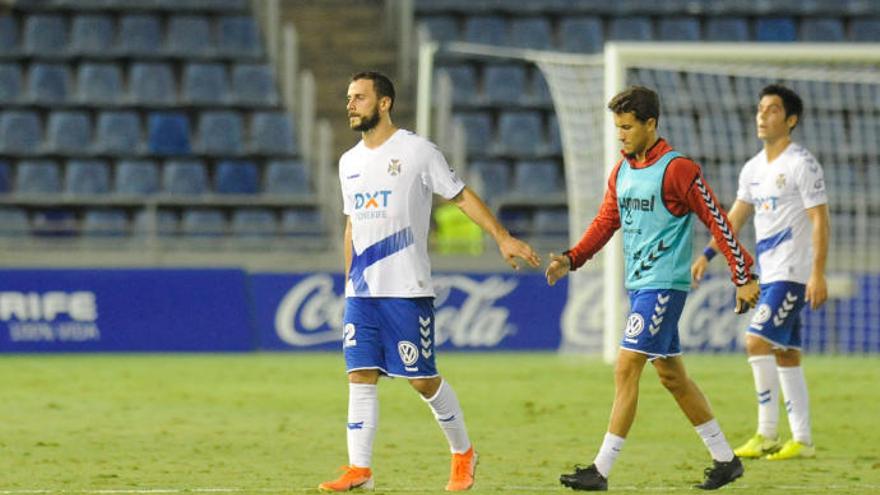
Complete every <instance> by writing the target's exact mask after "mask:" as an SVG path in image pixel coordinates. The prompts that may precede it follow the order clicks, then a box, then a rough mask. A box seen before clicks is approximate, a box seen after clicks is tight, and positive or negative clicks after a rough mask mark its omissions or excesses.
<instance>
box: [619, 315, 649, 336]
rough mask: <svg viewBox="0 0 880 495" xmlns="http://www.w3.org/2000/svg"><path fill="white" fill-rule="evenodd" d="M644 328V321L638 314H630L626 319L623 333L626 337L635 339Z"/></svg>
mask: <svg viewBox="0 0 880 495" xmlns="http://www.w3.org/2000/svg"><path fill="white" fill-rule="evenodd" d="M644 328H645V319H644V318H643V317H642V315H640V314H638V313H631V314H630V315H629V318H627V319H626V330H624V331H623V333H624V334H625V335H626V336H627V337H635V336H636V335H638V334H640V333H642V330H644Z"/></svg>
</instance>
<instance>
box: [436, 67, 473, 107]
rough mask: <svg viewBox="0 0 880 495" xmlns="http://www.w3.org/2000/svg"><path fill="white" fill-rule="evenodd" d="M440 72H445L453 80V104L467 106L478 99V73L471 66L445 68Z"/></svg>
mask: <svg viewBox="0 0 880 495" xmlns="http://www.w3.org/2000/svg"><path fill="white" fill-rule="evenodd" d="M440 72H445V73H446V74H448V75H449V78H450V79H451V80H452V89H453V91H452V103H453V104H456V105H467V104H470V103H474V102H475V101H476V100H477V99H478V90H477V72H476V70H474V67H473V66H471V65H453V66H450V67H443V68H442V69H440Z"/></svg>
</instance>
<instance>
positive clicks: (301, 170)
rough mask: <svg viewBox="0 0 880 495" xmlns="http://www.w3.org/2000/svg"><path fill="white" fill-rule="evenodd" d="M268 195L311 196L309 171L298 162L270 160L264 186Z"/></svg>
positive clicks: (264, 190)
mask: <svg viewBox="0 0 880 495" xmlns="http://www.w3.org/2000/svg"><path fill="white" fill-rule="evenodd" d="M263 192H265V193H266V194H309V193H311V192H312V186H311V182H310V180H309V169H308V168H307V167H306V165H305V164H304V163H302V162H300V161H296V160H270V161H269V163H268V164H267V165H266V178H265V182H264V186H263Z"/></svg>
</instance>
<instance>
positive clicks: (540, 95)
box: [529, 69, 553, 106]
mask: <svg viewBox="0 0 880 495" xmlns="http://www.w3.org/2000/svg"><path fill="white" fill-rule="evenodd" d="M529 86H531V91H529V96H530V100H532V101H534V102H535V103H537V104H539V105H547V106H549V105H551V104H552V103H553V97H552V96H551V95H550V87H549V86H547V80H545V79H544V74H542V73H541V71H540V70H538V69H535V70H533V71H532V77H531V83H530V84H529Z"/></svg>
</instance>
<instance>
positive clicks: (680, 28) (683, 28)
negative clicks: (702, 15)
mask: <svg viewBox="0 0 880 495" xmlns="http://www.w3.org/2000/svg"><path fill="white" fill-rule="evenodd" d="M657 39H658V40H660V41H699V40H700V20H699V19H697V18H696V17H661V18H660V23H659V25H658V27H657Z"/></svg>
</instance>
